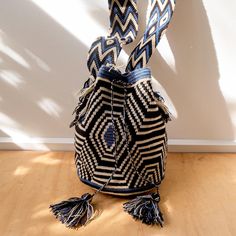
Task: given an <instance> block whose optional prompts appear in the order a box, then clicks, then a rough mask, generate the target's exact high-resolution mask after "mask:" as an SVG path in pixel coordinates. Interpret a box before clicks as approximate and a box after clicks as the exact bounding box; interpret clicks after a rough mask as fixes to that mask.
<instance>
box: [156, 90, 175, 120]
mask: <svg viewBox="0 0 236 236" xmlns="http://www.w3.org/2000/svg"><path fill="white" fill-rule="evenodd" d="M154 95H155V100H156V102H157V104H158V106H159V108H160V109H161V110H162V112H163V117H164V120H165V122H166V123H167V122H168V121H171V116H172V114H171V113H170V111H169V109H168V107H167V106H166V105H165V100H164V98H163V97H162V96H161V95H160V93H159V92H156V91H154Z"/></svg>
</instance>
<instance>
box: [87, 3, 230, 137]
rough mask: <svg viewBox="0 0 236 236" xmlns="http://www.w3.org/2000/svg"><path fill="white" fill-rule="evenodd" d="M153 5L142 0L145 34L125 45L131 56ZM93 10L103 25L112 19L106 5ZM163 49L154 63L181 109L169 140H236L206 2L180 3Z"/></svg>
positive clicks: (156, 75)
mask: <svg viewBox="0 0 236 236" xmlns="http://www.w3.org/2000/svg"><path fill="white" fill-rule="evenodd" d="M91 1H92V2H93V3H94V4H95V3H96V1H95V0H91ZM88 4H90V2H89V3H88ZM147 5H148V1H138V9H139V32H138V36H137V39H136V40H135V41H134V42H133V43H131V44H129V45H126V46H124V51H125V52H126V53H127V54H128V55H129V54H130V53H131V51H132V50H133V48H134V47H135V46H136V45H137V43H138V40H139V39H140V37H141V36H142V35H143V32H144V30H145V27H146V9H147ZM140 9H142V10H141V11H140ZM90 14H91V17H96V19H97V21H98V23H100V24H101V25H104V16H103V15H104V14H106V15H107V20H108V13H107V12H105V11H104V12H102V10H101V9H99V11H95V10H93V11H91V12H90ZM165 37H166V38H167V40H166V39H164V38H165ZM164 40H165V41H166V42H165V43H164V45H163V41H164ZM161 44H162V45H161ZM168 45H169V47H168ZM157 49H158V50H155V52H154V54H153V55H152V57H151V59H150V62H149V64H148V66H149V67H151V69H152V74H153V77H154V78H156V79H157V80H158V82H159V83H161V85H162V86H163V87H164V90H166V91H167V94H168V96H169V97H170V101H171V102H173V107H174V109H176V111H177V119H173V121H172V122H169V124H168V133H169V138H170V139H201V140H204V139H210V140H217V139H219V140H226V139H228V140H234V132H233V125H232V122H231V119H230V116H229V112H228V110H227V107H226V103H225V99H224V97H223V95H222V93H221V90H220V87H219V70H218V62H217V58H216V51H215V47H214V42H213V39H212V34H211V29H210V25H209V22H208V18H207V14H206V10H205V8H204V5H203V2H202V1H201V0H197V1H194V0H182V1H177V3H176V9H175V12H174V15H173V19H172V21H171V23H170V25H169V28H168V30H167V32H166V34H165V36H164V37H163V38H162V40H161V42H160V45H158V47H157ZM160 52H162V53H160ZM164 54H165V55H164ZM168 54H169V55H168ZM172 57H173V58H172ZM168 59H170V60H168ZM123 63H126V62H123ZM169 105H170V104H169Z"/></svg>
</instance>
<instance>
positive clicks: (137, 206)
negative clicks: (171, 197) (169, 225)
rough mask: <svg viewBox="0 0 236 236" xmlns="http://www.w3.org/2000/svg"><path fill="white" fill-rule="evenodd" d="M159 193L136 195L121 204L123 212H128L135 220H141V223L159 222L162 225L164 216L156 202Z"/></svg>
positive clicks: (158, 198) (158, 199)
mask: <svg viewBox="0 0 236 236" xmlns="http://www.w3.org/2000/svg"><path fill="white" fill-rule="evenodd" d="M159 201H160V195H159V194H158V193H152V194H149V195H145V196H138V197H136V198H135V199H132V200H131V201H128V202H126V203H124V204H123V208H124V211H125V212H128V213H129V214H130V215H132V216H133V218H134V219H136V220H141V221H142V223H145V224H148V225H153V224H160V225H161V227H163V223H164V218H163V214H162V213H161V211H160V209H159V206H158V202H159Z"/></svg>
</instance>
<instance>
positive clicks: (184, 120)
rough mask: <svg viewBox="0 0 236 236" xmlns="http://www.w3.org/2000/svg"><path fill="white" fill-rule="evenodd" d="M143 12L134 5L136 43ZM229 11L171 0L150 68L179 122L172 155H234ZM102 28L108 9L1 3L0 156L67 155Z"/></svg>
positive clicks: (208, 0) (54, 2) (201, 1)
mask: <svg viewBox="0 0 236 236" xmlns="http://www.w3.org/2000/svg"><path fill="white" fill-rule="evenodd" d="M146 7H147V1H141V0H139V9H142V10H141V12H140V33H139V36H141V35H142V33H143V29H144V26H145V18H146V16H145V9H146ZM235 8H236V3H235V1H233V0H226V1H225V2H224V4H222V2H220V1H213V0H177V4H176V9H175V12H174V17H173V19H172V22H171V24H170V26H169V29H168V31H167V33H166V37H165V38H163V39H162V41H161V43H160V44H159V46H158V51H156V53H155V54H154V55H153V57H152V59H151V61H150V63H149V66H150V67H151V69H152V72H153V76H154V77H155V78H156V79H157V80H158V81H159V83H160V84H161V85H162V87H163V88H164V89H165V91H166V94H167V95H168V96H167V95H165V98H166V100H167V101H168V104H169V106H170V107H172V112H173V114H174V115H175V117H176V118H175V119H173V121H171V122H169V124H168V134H169V144H170V150H172V151H173V150H178V151H179V150H180V151H236V142H235V136H236V106H235V103H236V92H235V90H236V82H235V80H236V78H235V74H236V72H235V61H236V50H235V41H236V32H235V31H236V28H235V27H234V26H235V23H236V15H235V14H234V9H235ZM108 25H109V23H108V9H107V0H100V1H97V0H69V1H66V0H32V1H27V0H24V1H18V0H1V1H0V29H1V31H0V148H2V149H7V148H22V149H43V150H50V149H58V150H59V149H71V150H72V149H73V129H70V128H69V123H70V122H71V120H72V119H73V116H72V114H71V113H72V111H73V109H74V107H75V105H76V99H75V96H74V94H75V92H76V91H78V90H79V89H80V88H81V86H82V85H83V82H84V81H85V80H86V79H87V76H88V71H87V68H86V58H87V51H88V47H89V46H90V44H91V43H92V42H93V40H94V39H95V38H96V37H97V36H100V35H106V34H107V31H108ZM134 46H135V43H133V44H132V45H129V46H126V47H125V52H123V53H122V57H121V59H120V63H121V64H124V63H126V59H127V53H130V51H131V50H132V48H133V47H134ZM164 94H165V93H164Z"/></svg>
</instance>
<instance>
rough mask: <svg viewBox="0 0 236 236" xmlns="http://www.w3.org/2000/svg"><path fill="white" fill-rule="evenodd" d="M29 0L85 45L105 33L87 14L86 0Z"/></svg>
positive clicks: (95, 20)
mask: <svg viewBox="0 0 236 236" xmlns="http://www.w3.org/2000/svg"><path fill="white" fill-rule="evenodd" d="M31 1H32V2H33V3H34V4H36V5H37V6H38V7H40V8H41V9H42V10H43V11H45V12H46V13H47V14H48V15H49V16H51V17H52V18H53V19H54V20H55V21H57V22H58V23H59V24H60V25H61V26H63V27H64V28H65V29H66V30H67V31H69V32H70V33H71V34H72V35H74V36H75V37H76V38H78V39H79V40H80V41H81V42H83V44H84V45H86V46H87V47H90V45H91V43H92V42H93V41H94V40H95V39H96V38H97V37H98V36H99V35H107V30H105V29H104V28H103V27H102V26H101V25H100V24H99V23H98V22H97V19H95V18H93V17H92V15H91V14H89V11H88V10H87V7H86V1H76V0H71V1H66V0H61V1H44V0H31Z"/></svg>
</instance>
